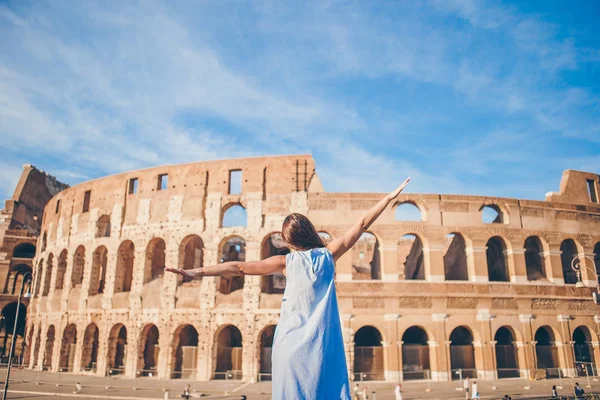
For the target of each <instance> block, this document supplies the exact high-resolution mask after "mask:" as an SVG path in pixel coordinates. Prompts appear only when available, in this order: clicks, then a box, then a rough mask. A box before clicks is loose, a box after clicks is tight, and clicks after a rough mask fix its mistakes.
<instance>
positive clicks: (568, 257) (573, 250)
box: [560, 239, 577, 284]
mask: <svg viewBox="0 0 600 400" xmlns="http://www.w3.org/2000/svg"><path fill="white" fill-rule="evenodd" d="M576 255H577V246H576V245H575V241H574V240H573V239H567V240H563V242H562V243H561V244H560V261H561V264H562V270H563V276H564V278H565V283H566V284H575V283H577V274H575V271H573V268H571V262H572V261H573V258H575V256H576Z"/></svg>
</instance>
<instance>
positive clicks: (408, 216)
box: [394, 201, 423, 222]
mask: <svg viewBox="0 0 600 400" xmlns="http://www.w3.org/2000/svg"><path fill="white" fill-rule="evenodd" d="M394 215H395V218H396V221H403V222H404V221H414V222H421V221H423V213H422V212H421V209H420V208H419V206H417V204H416V203H415V202H414V201H404V202H402V203H398V205H397V206H396V210H395V212H394Z"/></svg>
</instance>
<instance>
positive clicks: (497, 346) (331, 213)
mask: <svg viewBox="0 0 600 400" xmlns="http://www.w3.org/2000/svg"><path fill="white" fill-rule="evenodd" d="M403 178H404V177H403V176H398V179H399V181H400V180H402V179H403ZM557 183H558V177H557ZM598 185H600V177H599V176H598V175H597V174H592V173H586V172H578V171H572V170H568V171H565V172H564V174H563V176H562V179H561V181H560V190H559V191H558V192H550V193H548V194H546V200H545V201H533V200H521V199H511V198H497V197H481V196H465V195H452V194H448V195H446V194H410V193H406V194H402V195H401V196H400V197H399V199H398V202H397V203H396V204H394V205H393V206H392V207H390V208H389V209H387V210H386V211H385V212H384V214H383V215H382V216H381V218H380V219H379V220H378V221H377V222H376V224H375V225H374V226H373V227H372V230H371V231H370V232H369V233H367V234H365V235H364V236H363V238H361V240H360V241H359V243H358V244H357V245H356V246H355V247H354V248H353V250H352V251H351V252H349V253H348V254H346V255H345V256H344V257H342V258H341V259H340V260H339V262H338V263H337V267H336V268H337V269H336V271H337V289H338V298H339V304H340V312H341V318H342V324H343V325H342V326H343V330H344V340H345V347H346V352H347V360H348V368H349V370H350V371H349V372H350V376H351V377H352V379H354V380H385V381H390V382H392V381H397V380H404V381H406V380H418V379H423V380H427V379H430V380H433V381H441V380H450V379H458V378H460V377H465V376H470V377H477V378H478V379H486V380H487V379H496V378H500V379H501V378H509V377H532V378H533V377H551V376H557V375H558V374H561V375H563V376H572V375H578V374H583V375H585V374H596V367H597V365H598V363H600V341H599V336H598V335H599V333H600V325H599V324H600V306H597V305H596V304H595V303H594V301H593V300H592V294H593V292H594V290H595V289H596V283H597V275H596V270H595V265H598V266H600V260H599V258H600V204H598ZM381 197H382V194H378V193H329V192H325V191H324V189H323V186H322V184H321V182H320V180H319V177H318V175H317V173H316V170H315V162H314V160H313V158H312V157H311V156H310V155H294V156H276V157H259V158H243V159H231V160H223V161H211V162H198V163H191V164H184V165H173V166H160V167H156V168H149V169H143V170H137V171H131V172H126V173H121V174H117V175H112V176H107V177H104V178H99V179H95V180H92V181H88V182H84V183H81V184H78V185H76V186H73V187H70V188H66V189H64V190H62V191H60V192H59V193H58V194H57V195H55V196H53V197H52V198H51V199H50V200H49V201H48V202H47V205H46V206H45V209H44V215H43V219H42V224H41V227H40V235H39V238H38V240H37V243H36V247H37V250H38V251H37V252H36V254H35V258H34V259H33V263H32V265H33V293H34V297H33V299H32V300H31V302H30V304H29V306H28V310H27V328H26V331H25V335H26V338H25V340H26V342H27V343H28V344H29V346H28V348H27V350H26V351H25V354H24V358H25V361H24V362H25V364H27V365H28V366H29V368H35V369H45V370H51V371H54V372H66V373H69V372H71V373H82V374H93V375H100V376H103V375H115V374H122V375H123V376H126V377H139V378H140V379H152V378H153V377H154V378H155V377H158V378H192V379H197V380H211V379H240V380H244V381H256V380H269V379H270V372H271V363H270V356H271V345H272V339H273V334H274V329H275V325H276V324H277V319H278V315H279V307H280V303H281V299H282V293H283V290H284V288H285V277H284V276H283V275H281V276H279V275H273V276H268V277H255V276H246V277H236V278H227V279H226V278H212V277H206V278H204V279H203V280H201V281H194V282H186V281H184V280H182V279H181V278H178V277H177V276H175V275H173V274H164V273H163V267H164V266H165V265H166V266H177V267H181V268H186V269H187V268H195V267H199V266H202V265H210V264H215V263H218V262H221V261H225V260H234V259H237V260H244V259H245V260H258V259H263V258H266V257H269V256H271V255H274V254H284V253H285V252H287V251H288V250H287V249H286V248H285V246H284V244H283V242H282V240H281V236H280V234H279V232H278V231H279V230H280V229H281V224H282V221H283V219H284V218H285V216H286V215H288V214H289V213H291V212H299V213H303V214H305V215H307V216H308V217H309V218H310V219H311V220H312V221H313V222H314V224H315V226H316V227H317V229H318V230H319V232H320V234H321V235H323V237H324V238H325V239H326V240H329V239H330V238H332V237H337V236H338V235H341V234H342V233H343V232H344V231H345V230H346V229H348V228H349V227H350V226H351V224H353V223H354V222H355V221H356V220H357V219H358V218H359V217H360V216H361V215H362V214H363V213H364V212H365V211H366V210H367V209H368V208H369V207H371V206H372V205H374V204H375V203H376V202H377V201H378V200H379V199H380V198H381ZM573 260H575V261H573ZM577 266H579V269H578V270H576V269H577V268H575V269H574V267H577Z"/></svg>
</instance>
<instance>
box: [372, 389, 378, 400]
mask: <svg viewBox="0 0 600 400" xmlns="http://www.w3.org/2000/svg"><path fill="white" fill-rule="evenodd" d="M371 400H377V393H376V392H375V391H374V390H373V391H372V392H371Z"/></svg>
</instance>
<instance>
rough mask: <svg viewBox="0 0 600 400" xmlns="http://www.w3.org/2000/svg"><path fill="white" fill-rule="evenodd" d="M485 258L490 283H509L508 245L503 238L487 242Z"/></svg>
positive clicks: (495, 238)
mask: <svg viewBox="0 0 600 400" xmlns="http://www.w3.org/2000/svg"><path fill="white" fill-rule="evenodd" d="M485 256H486V259H487V267H488V277H489V280H490V282H509V281H510V278H509V276H508V261H507V259H506V244H505V243H504V240H502V238H501V237H499V236H494V237H493V238H491V239H490V240H488V241H487V244H486V250H485Z"/></svg>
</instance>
